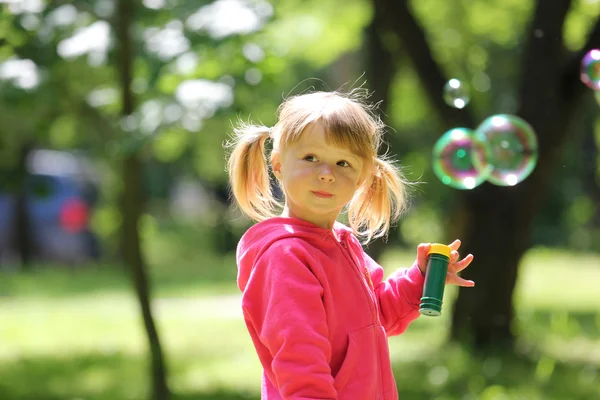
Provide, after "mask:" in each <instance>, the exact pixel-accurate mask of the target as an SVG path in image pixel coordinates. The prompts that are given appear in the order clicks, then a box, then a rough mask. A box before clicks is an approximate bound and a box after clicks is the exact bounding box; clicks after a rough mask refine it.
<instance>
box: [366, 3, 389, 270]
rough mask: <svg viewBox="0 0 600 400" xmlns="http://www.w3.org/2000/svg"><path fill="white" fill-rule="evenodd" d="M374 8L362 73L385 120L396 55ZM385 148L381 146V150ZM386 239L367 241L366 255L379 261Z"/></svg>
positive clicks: (372, 99)
mask: <svg viewBox="0 0 600 400" xmlns="http://www.w3.org/2000/svg"><path fill="white" fill-rule="evenodd" d="M377 11H378V10H374V13H373V19H372V20H371V23H370V24H369V25H368V26H367V27H366V28H365V32H364V36H365V39H364V42H365V48H364V49H363V50H364V53H365V66H364V69H365V72H366V78H367V87H368V89H369V90H370V91H371V93H372V95H371V98H370V101H371V103H373V104H378V107H377V113H378V114H379V116H380V118H381V119H382V121H383V122H385V123H387V122H388V121H387V119H388V105H389V103H390V90H391V88H392V82H393V80H394V77H395V76H396V71H397V67H398V63H397V60H396V59H397V57H396V55H395V54H393V52H392V51H391V50H390V49H389V48H387V47H386V45H385V43H384V41H383V34H384V32H385V27H384V26H383V23H382V22H383V20H382V19H383V16H381V15H379V13H378V12H377ZM388 143H389V146H390V149H389V150H390V152H391V153H392V154H396V152H394V150H393V147H394V138H390V139H389V141H388ZM385 150H387V149H383V151H385ZM397 229H398V227H397V226H394V227H391V228H390V232H389V234H388V236H392V237H396V236H397V235H398V232H397ZM387 242H388V240H387V238H379V239H376V240H374V241H373V242H371V243H369V244H368V246H367V248H366V249H365V250H366V251H367V252H368V253H369V255H370V256H371V257H372V258H373V259H374V260H376V261H379V259H380V258H381V255H382V254H383V252H384V251H385V249H386V247H387Z"/></svg>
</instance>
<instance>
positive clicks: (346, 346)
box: [228, 92, 474, 400]
mask: <svg viewBox="0 0 600 400" xmlns="http://www.w3.org/2000/svg"><path fill="white" fill-rule="evenodd" d="M382 131H383V125H382V123H381V122H380V121H379V120H378V119H377V118H376V117H374V115H373V114H372V113H371V112H370V109H369V108H368V107H367V106H365V105H364V104H363V102H361V101H360V99H359V98H357V97H356V96H354V95H353V94H352V93H351V94H349V95H343V94H341V93H336V92H333V93H329V92H316V93H310V94H304V95H300V96H295V97H292V98H289V99H288V100H286V101H285V102H284V103H283V104H282V105H281V106H280V108H279V121H278V122H277V124H276V125H275V126H274V127H273V128H267V127H263V126H251V125H242V126H241V127H240V128H239V129H237V130H236V131H235V133H236V136H235V140H234V141H233V143H232V144H231V147H232V151H231V154H230V156H229V160H228V172H229V177H230V180H231V188H232V191H233V195H234V196H235V199H236V201H237V203H238V205H239V207H240V209H241V210H242V211H243V212H244V213H245V214H247V215H248V216H249V217H250V218H252V219H253V220H255V221H259V223H257V224H256V225H254V226H252V227H251V228H250V229H248V231H247V232H246V233H245V234H244V236H243V237H242V239H241V241H240V243H239V244H238V251H237V264H238V268H239V270H238V286H239V288H240V290H241V291H242V293H243V296H242V309H243V313H244V319H245V322H246V326H247V327H248V331H249V333H250V336H251V338H252V341H253V343H254V346H255V348H256V352H257V354H258V357H259V359H260V362H261V364H262V366H263V377H262V390H261V393H262V397H261V398H262V399H268V400H274V399H357V400H371V399H397V398H398V392H397V389H396V384H395V381H394V376H393V374H392V368H391V362H390V355H389V350H388V343H387V336H391V335H398V334H400V333H402V332H403V331H404V330H405V329H406V328H407V326H408V325H409V324H410V322H412V321H413V320H414V319H416V318H417V317H418V316H419V311H418V307H419V301H420V298H421V294H422V289H423V283H424V273H425V266H426V258H427V252H428V250H429V247H430V245H429V244H421V245H419V246H418V248H417V259H416V262H415V264H414V266H413V267H412V268H410V269H404V270H398V271H397V272H395V273H393V274H392V275H391V276H390V277H389V278H387V279H384V277H383V269H382V268H381V267H380V266H379V265H377V263H375V261H373V260H372V259H371V258H370V257H369V256H368V255H367V254H366V253H365V252H364V251H363V249H362V246H361V243H360V242H359V240H358V238H362V239H364V242H368V241H369V240H371V239H373V238H376V237H380V236H384V235H385V234H386V233H387V231H388V229H389V226H390V223H392V222H394V221H395V220H397V219H398V217H399V215H400V213H401V212H402V210H403V209H404V208H405V204H406V199H405V186H406V182H405V180H404V179H403V178H402V177H401V175H400V173H399V171H398V169H397V168H396V167H395V166H394V165H393V164H392V163H391V162H389V161H386V160H384V159H382V158H380V157H378V155H377V151H378V148H379V145H380V143H381V136H382ZM268 139H270V140H271V141H272V151H271V152H270V155H269V157H267V155H266V154H265V142H266V141H267V140H268ZM267 159H268V160H269V163H268V162H267ZM269 164H270V169H271V172H272V173H273V175H274V176H275V178H276V179H277V183H278V185H279V186H280V188H281V190H282V192H283V195H284V199H285V203H284V204H283V205H280V204H279V203H278V201H277V200H276V198H275V196H274V195H273V193H272V191H271V185H270V178H269V177H270V173H269V172H270V171H269ZM343 209H346V212H347V218H348V221H349V223H348V225H349V227H347V226H345V225H343V224H341V223H339V222H337V218H338V216H339V214H340V212H341V211H342V210H343ZM459 246H460V241H458V240H457V241H454V242H453V243H452V244H451V245H450V247H451V248H452V249H453V251H452V254H451V260H450V261H451V263H450V265H449V272H448V276H447V279H446V283H452V284H458V285H460V286H473V285H474V283H473V282H472V281H467V280H464V279H462V278H460V277H459V276H458V275H457V272H459V271H461V270H462V269H464V268H466V267H467V266H468V265H469V264H470V263H471V261H472V259H473V256H472V255H468V256H467V257H465V258H464V259H462V260H461V261H459V260H458V259H459V255H458V252H457V249H458V247H459Z"/></svg>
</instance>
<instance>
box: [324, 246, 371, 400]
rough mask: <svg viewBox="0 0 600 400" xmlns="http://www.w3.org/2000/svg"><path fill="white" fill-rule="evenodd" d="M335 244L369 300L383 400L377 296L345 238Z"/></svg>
mask: <svg viewBox="0 0 600 400" xmlns="http://www.w3.org/2000/svg"><path fill="white" fill-rule="evenodd" d="M334 239H335V238H334ZM335 242H336V243H339V244H340V245H341V246H342V248H343V251H342V253H344V256H345V257H346V258H348V259H350V264H351V265H352V267H353V269H354V271H355V272H358V276H359V279H360V280H361V281H362V287H363V289H364V290H366V292H367V296H368V298H369V300H370V301H369V304H370V308H371V315H372V317H373V326H374V328H375V337H374V338H373V340H374V341H375V343H373V344H374V345H375V349H377V351H376V354H377V365H378V366H379V371H378V373H377V380H378V385H377V386H378V388H377V395H378V396H377V397H379V399H381V400H383V378H382V376H381V371H382V369H381V357H380V354H379V341H378V338H379V335H380V332H379V326H380V325H381V323H380V322H379V314H378V311H377V295H376V294H375V288H373V289H372V290H371V288H370V286H369V284H368V283H367V279H366V276H365V274H364V273H362V272H361V271H360V265H358V264H357V263H356V261H355V259H354V257H353V254H352V251H351V250H350V249H349V248H348V244H347V243H346V238H345V236H344V237H343V238H341V240H340V241H339V242H338V241H337V240H336V241H335ZM363 268H364V269H365V272H366V273H368V274H369V280H371V277H370V272H368V269H367V267H366V266H364V267H363Z"/></svg>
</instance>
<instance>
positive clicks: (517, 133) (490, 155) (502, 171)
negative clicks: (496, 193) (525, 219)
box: [473, 114, 538, 186]
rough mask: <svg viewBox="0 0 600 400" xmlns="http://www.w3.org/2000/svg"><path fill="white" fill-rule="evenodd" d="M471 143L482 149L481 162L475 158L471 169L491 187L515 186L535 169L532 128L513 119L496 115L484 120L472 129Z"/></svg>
mask: <svg viewBox="0 0 600 400" xmlns="http://www.w3.org/2000/svg"><path fill="white" fill-rule="evenodd" d="M474 142H475V143H477V144H478V146H480V147H482V148H484V151H485V156H484V158H483V159H484V162H480V160H479V158H474V159H473V162H474V166H475V168H476V169H477V170H478V171H480V172H481V173H482V174H485V175H488V174H489V176H487V180H488V181H489V182H490V183H493V184H494V185H499V186H514V185H516V184H517V183H519V182H522V181H523V180H524V179H525V178H527V177H528V176H529V174H531V172H532V171H533V169H534V168H535V164H536V162H537V158H538V146H537V137H536V136H535V132H534V131H533V128H532V127H531V126H530V125H529V124H528V123H527V122H526V121H525V120H523V119H521V118H519V117H516V116H514V115H506V114H498V115H493V116H491V117H489V118H487V119H485V120H484V121H483V122H482V123H481V124H480V125H479V126H478V127H477V129H475V136H474Z"/></svg>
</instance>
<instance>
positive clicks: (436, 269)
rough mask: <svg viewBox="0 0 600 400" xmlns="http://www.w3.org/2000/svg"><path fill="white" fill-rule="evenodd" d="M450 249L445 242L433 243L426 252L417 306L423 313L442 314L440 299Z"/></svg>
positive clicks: (442, 296)
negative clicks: (423, 281) (424, 268)
mask: <svg viewBox="0 0 600 400" xmlns="http://www.w3.org/2000/svg"><path fill="white" fill-rule="evenodd" d="M451 251H452V249H451V248H450V247H449V246H446V245H445V244H439V243H433V244H432V245H431V248H430V249H429V252H428V253H427V270H426V272H425V283H424V285H423V297H421V305H420V307H419V312H420V313H421V314H423V315H428V316H431V317H437V316H440V315H441V314H442V300H443V298H444V288H445V286H446V274H447V273H448V263H449V262H450V253H451Z"/></svg>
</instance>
